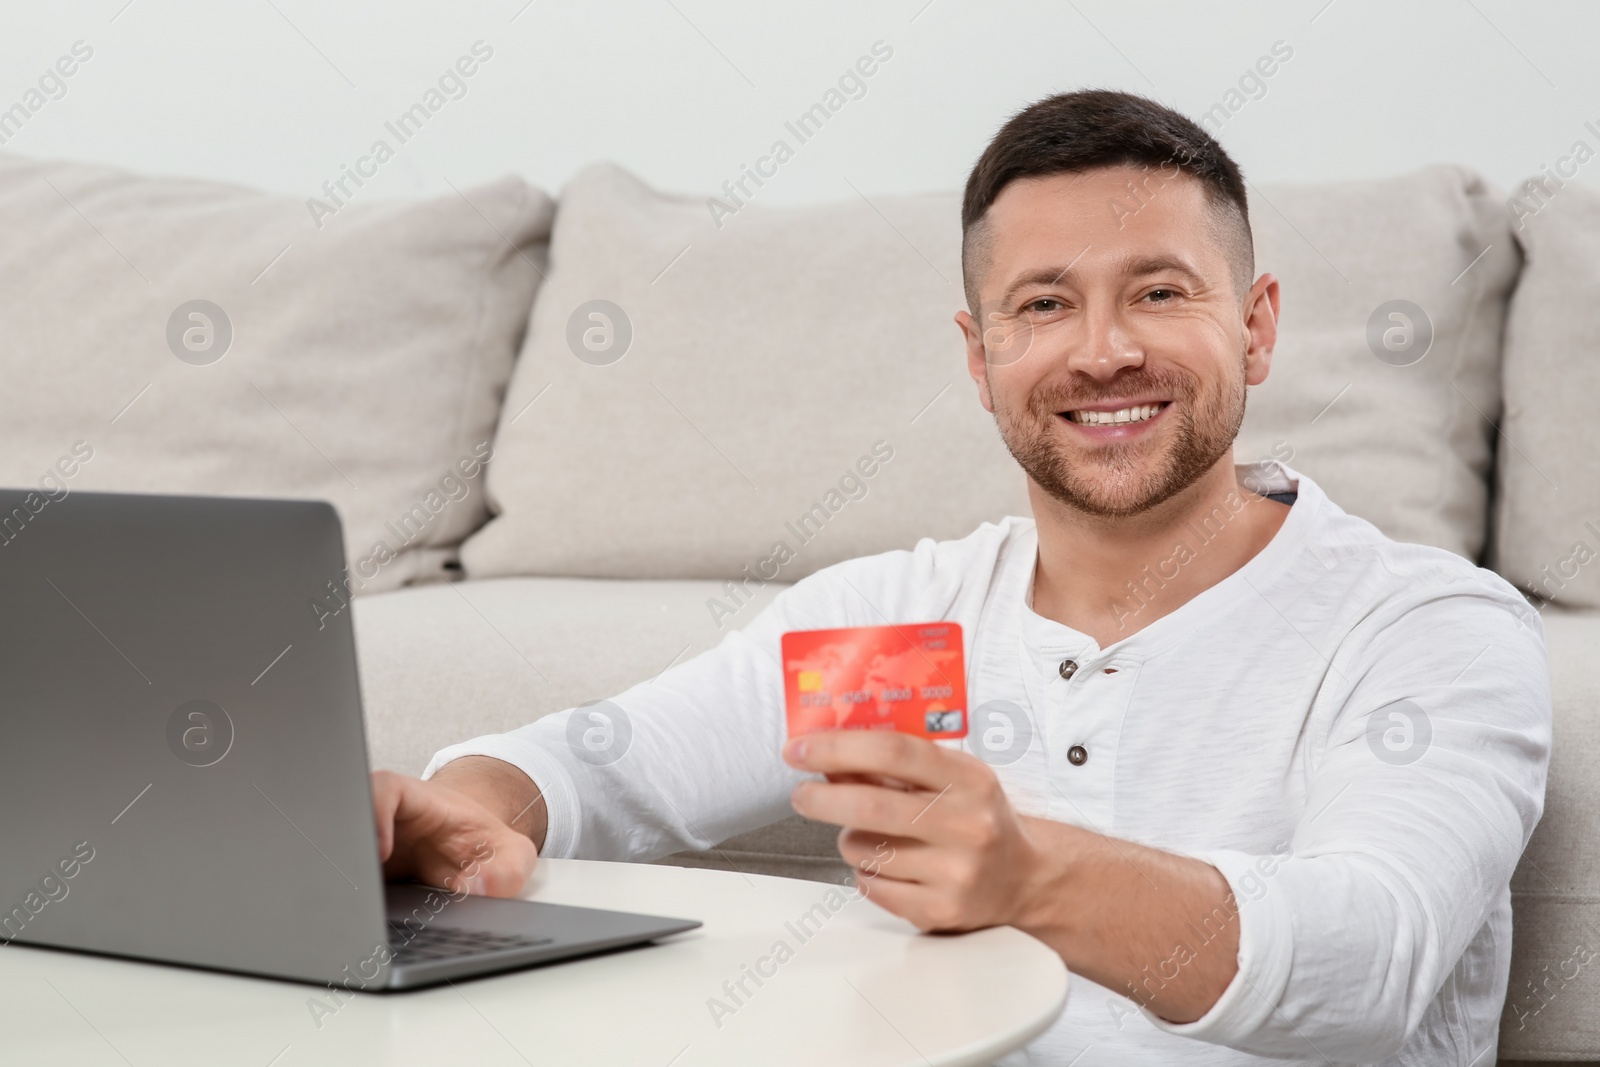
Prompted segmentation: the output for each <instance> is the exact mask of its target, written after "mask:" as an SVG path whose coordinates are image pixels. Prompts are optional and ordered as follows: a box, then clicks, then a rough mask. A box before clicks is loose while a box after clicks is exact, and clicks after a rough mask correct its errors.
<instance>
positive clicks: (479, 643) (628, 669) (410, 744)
mask: <svg viewBox="0 0 1600 1067" xmlns="http://www.w3.org/2000/svg"><path fill="white" fill-rule="evenodd" d="M778 588H779V587H778V586H776V585H769V586H768V587H767V588H765V589H762V590H759V591H756V593H755V595H754V598H753V599H752V600H751V602H750V603H749V605H748V606H747V607H746V608H745V610H744V611H743V612H742V613H740V614H739V615H738V616H737V617H736V618H735V619H733V620H732V623H733V624H735V625H742V624H743V623H745V622H748V621H749V619H750V618H751V617H752V616H754V615H755V614H756V612H758V611H759V610H760V609H761V607H763V606H764V605H765V604H766V603H767V602H769V601H770V600H771V599H772V597H774V596H776V595H777V592H778ZM719 591H720V586H719V584H718V583H713V582H683V581H606V580H596V579H571V578H503V579H493V580H488V581H471V582H450V583H439V584H435V585H428V586H422V587H418V588H414V589H402V590H398V591H395V592H392V593H384V594H382V595H380V596H374V597H367V598H365V599H362V600H359V601H357V602H356V603H355V606H354V609H353V610H354V611H355V631H356V642H357V658H358V661H359V663H360V665H361V666H360V669H361V699H362V703H363V705H364V706H365V708H366V716H367V745H368V748H369V749H370V750H371V753H372V765H373V766H374V767H376V768H384V769H388V770H397V771H404V772H405V773H407V774H420V773H422V768H423V767H424V766H425V765H426V764H427V762H428V759H429V757H431V756H432V755H433V754H434V753H435V752H437V751H438V750H439V749H441V748H444V747H445V746H446V745H451V744H454V743H456V742H457V741H464V740H466V739H467V738H469V737H476V736H478V735H479V734H486V733H500V732H503V731H505V730H511V729H515V728H516V727H518V726H522V725H524V724H526V723H530V722H533V721H534V720H535V719H538V718H541V717H543V716H545V715H548V714H550V713H552V712H557V711H562V710H564V709H566V708H570V707H574V706H576V705H578V704H582V703H584V702H585V701H590V700H604V699H605V698H607V697H612V696H615V695H617V694H618V693H620V692H622V691H623V690H624V689H627V688H628V687H630V686H632V685H634V684H635V683H637V682H641V681H643V680H645V679H646V678H653V677H655V676H656V675H657V674H660V673H661V672H662V671H663V670H665V669H666V668H667V666H668V665H669V664H673V663H681V662H683V661H684V660H686V659H689V658H691V657H693V656H696V655H698V654H699V653H701V652H703V651H705V650H706V649H708V648H710V647H711V646H712V645H714V644H716V643H717V641H719V640H721V637H722V633H720V632H719V630H718V627H717V624H716V621H714V620H713V619H712V617H711V614H710V612H709V611H708V609H707V607H706V602H707V601H708V600H710V599H712V598H713V597H715V596H716V595H717V594H718V592H719Z"/></svg>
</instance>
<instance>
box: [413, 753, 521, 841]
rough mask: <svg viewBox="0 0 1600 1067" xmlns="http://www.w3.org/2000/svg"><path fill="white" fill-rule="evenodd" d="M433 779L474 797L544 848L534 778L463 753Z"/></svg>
mask: <svg viewBox="0 0 1600 1067" xmlns="http://www.w3.org/2000/svg"><path fill="white" fill-rule="evenodd" d="M432 780H433V781H434V782H436V783H438V784H439V785H442V786H445V787H446V788H448V789H453V790H455V791H456V792H458V793H462V794H464V795H466V796H469V797H471V798H472V799H473V800H476V801H477V802H478V803H479V804H482V805H483V806H484V807H486V808H488V809H489V811H490V812H492V813H493V814H494V815H495V816H496V817H498V818H499V819H500V821H502V822H504V823H505V824H506V825H507V826H509V827H511V828H512V829H513V830H516V831H517V832H518V833H522V834H526V835H527V836H528V838H529V839H530V840H532V841H533V844H534V847H535V848H536V849H538V850H539V851H540V852H543V851H544V841H545V835H546V833H547V832H548V830H549V819H548V814H547V812H546V810H545V804H544V798H543V797H542V796H540V795H539V787H538V786H537V785H535V784H534V783H533V779H531V778H529V777H528V776H527V775H526V774H524V773H522V771H520V770H519V769H517V768H516V767H514V766H512V765H511V764H509V763H506V762H505V761H504V760H498V759H495V758H493V757H492V756H463V757H461V758H460V759H456V760H451V761H450V762H449V763H446V764H445V765H444V766H443V767H440V768H439V770H438V772H437V773H435V774H434V776H433V779H432Z"/></svg>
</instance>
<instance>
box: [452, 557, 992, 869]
mask: <svg viewBox="0 0 1600 1067" xmlns="http://www.w3.org/2000/svg"><path fill="white" fill-rule="evenodd" d="M995 533H996V536H991V537H990V538H989V540H991V541H996V540H997V539H998V534H999V533H1003V531H996V532H995ZM949 544H951V543H946V545H947V546H948V545H949ZM957 550H958V551H959V550H960V549H959V546H958V548H957ZM950 554H951V550H950V548H949V547H944V548H942V549H941V546H940V545H938V544H936V543H935V542H933V541H931V540H926V539H925V540H924V541H922V542H920V543H918V545H917V546H916V548H915V549H913V550H911V551H894V552H886V553H883V554H881V555H877V556H867V557H862V558H859V559H852V560H847V561H845V562H843V563H839V564H835V565H834V566H831V567H827V568H824V569H823V570H820V571H817V572H816V573H815V574H812V575H810V576H809V577H807V578H804V579H802V580H801V581H800V582H798V583H796V584H795V585H794V586H792V587H790V588H788V589H786V590H784V591H783V592H781V593H779V594H778V596H777V597H776V598H775V599H774V600H773V602H772V603H771V604H769V605H767V607H766V608H764V609H763V610H762V611H761V612H760V613H758V614H757V615H756V617H755V618H753V619H752V620H751V621H750V623H749V625H748V626H746V627H745V628H744V629H743V630H736V631H733V632H731V633H729V634H728V635H727V636H725V637H724V638H723V639H722V640H721V641H720V642H719V643H718V644H717V645H716V646H715V647H714V648H712V649H710V650H708V651H706V652H703V653H701V654H700V655H698V656H696V657H694V658H693V659H690V660H688V661H686V662H684V663H681V664H678V665H676V666H674V667H672V668H670V669H668V670H667V671H665V672H663V673H662V674H661V675H660V676H659V677H657V678H655V679H654V680H652V681H648V682H641V683H640V684H638V685H635V686H633V687H632V688H631V689H628V690H626V691H625V692H623V693H621V694H620V695H618V696H616V697H613V698H612V699H610V700H606V701H601V702H599V703H597V704H591V705H584V706H580V707H577V708H569V709H567V710H565V711H561V712H557V713H555V714H552V715H548V716H546V717H544V718H542V719H539V720H537V721H536V722H533V723H531V724H529V725H527V726H524V727H522V728H520V729H517V730H513V731H511V732H509V733H504V734H491V735H487V736H484V737H479V738H475V739H473V740H471V741H467V742H464V743H462V744H458V745H452V746H450V747H449V748H445V749H443V750H441V751H440V752H438V753H437V754H436V755H435V756H434V757H433V759H432V760H431V761H430V762H429V764H428V766H427V769H426V770H424V771H423V777H424V778H428V777H431V776H432V775H433V774H434V773H435V772H437V771H438V769H439V768H440V767H442V766H444V765H445V764H446V763H448V762H450V761H451V760H454V759H459V758H461V757H462V756H493V757H494V758H496V759H500V760H504V761H505V762H507V763H510V764H512V765H513V766H515V767H517V768H519V769H521V770H522V772H523V773H524V774H526V775H527V776H528V777H529V778H531V779H532V780H533V782H534V784H535V785H537V786H538V787H539V791H540V794H541V795H542V796H543V797H544V800H545V804H546V812H547V821H548V826H549V829H548V832H547V835H546V838H545V844H544V848H543V849H542V850H541V855H544V856H549V857H554V858H558V859H564V858H581V859H608V860H650V859H656V858H658V857H660V856H665V855H670V854H671V853H673V852H679V851H684V850H689V849H708V848H711V847H713V846H714V845H716V844H718V843H719V842H722V841H725V840H727V839H728V838H730V837H733V836H735V835H737V834H740V833H744V832H747V831H749V830H754V829H757V828H759V827H762V826H766V825H769V824H770V823H774V822H777V821H778V820H780V819H783V818H785V817H787V816H788V815H791V814H793V809H792V807H791V806H790V803H789V794H790V793H791V792H792V791H793V789H794V786H795V785H796V784H798V783H799V782H800V781H802V780H803V779H805V778H806V777H809V776H808V775H807V774H805V773H803V772H800V771H796V770H795V769H794V768H792V767H790V766H789V765H788V764H787V763H784V762H783V756H782V752H783V743H784V740H785V739H786V737H787V735H788V729H787V723H786V716H785V713H784V706H783V668H782V663H781V661H780V656H781V641H780V639H781V637H782V635H783V633H784V632H785V631H788V630H806V629H821V628H827V627H837V626H866V625H875V624H878V623H883V622H889V621H895V622H904V621H920V620H922V619H936V618H942V617H944V612H945V611H946V610H948V609H949V608H950V606H951V604H952V603H953V601H954V600H955V597H956V594H957V593H958V592H959V591H960V589H961V587H962V583H961V580H960V579H961V575H962V574H963V571H964V564H965V563H966V562H967V561H966V560H965V559H957V560H955V561H954V562H952V561H951V560H950V559H949V558H948V557H949V556H950ZM941 558H943V559H944V560H945V562H944V564H943V565H940V563H939V561H940V559H941ZM935 572H937V574H936V573H935ZM982 584H983V583H978V586H977V587H978V588H979V589H981V588H982Z"/></svg>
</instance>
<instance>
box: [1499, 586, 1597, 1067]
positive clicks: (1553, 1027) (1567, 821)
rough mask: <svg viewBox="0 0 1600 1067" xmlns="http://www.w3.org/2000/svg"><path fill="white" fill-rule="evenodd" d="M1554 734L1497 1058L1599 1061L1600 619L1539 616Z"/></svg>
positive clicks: (1526, 861)
mask: <svg viewBox="0 0 1600 1067" xmlns="http://www.w3.org/2000/svg"><path fill="white" fill-rule="evenodd" d="M1542 615H1543V618H1544V628H1545V640H1546V643H1547V645H1548V647H1549V650H1550V681H1551V685H1552V693H1553V696H1554V703H1555V728H1554V735H1553V738H1552V743H1551V752H1550V779H1549V784H1548V785H1547V786H1546V788H1545V801H1544V817H1543V818H1542V819H1541V820H1540V821H1539V825H1538V827H1537V828H1535V830H1534V832H1533V838H1532V840H1530V841H1529V842H1528V850H1527V852H1525V853H1524V854H1523V857H1522V863H1521V864H1520V865H1519V866H1518V868H1517V873H1516V876H1515V877H1514V878H1513V879H1512V882H1511V910H1512V929H1511V984H1510V986H1509V987H1508V990H1507V993H1506V1008H1505V1014H1504V1015H1503V1016H1502V1017H1501V1021H1500V1054H1501V1055H1502V1056H1511V1057H1527V1058H1530V1059H1554V1060H1578V1059H1588V1060H1593V1059H1600V1010H1597V1008H1596V1006H1597V1005H1600V851H1597V849H1596V847H1595V845H1596V842H1600V776H1597V775H1596V774H1595V773H1594V767H1595V764H1596V763H1597V762H1600V661H1597V660H1596V658H1595V654H1594V650H1595V649H1596V648H1600V611H1565V610H1561V609H1559V608H1555V607H1550V608H1546V609H1545V610H1544V611H1543V612H1542Z"/></svg>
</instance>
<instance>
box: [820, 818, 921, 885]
mask: <svg viewBox="0 0 1600 1067" xmlns="http://www.w3.org/2000/svg"><path fill="white" fill-rule="evenodd" d="M838 843H839V855H840V857H841V858H843V859H844V861H845V862H846V863H848V864H850V866H851V867H852V868H853V873H854V874H855V875H856V877H857V878H858V879H859V878H866V879H873V878H890V879H893V880H895V881H897V882H927V881H930V880H932V879H934V878H936V877H937V876H938V863H937V858H938V855H939V852H938V850H937V849H935V848H933V847H931V846H929V845H928V844H927V842H925V841H918V840H916V839H914V838H909V837H894V836H891V835H887V834H878V833H872V832H869V831H865V830H856V829H852V828H849V827H846V828H845V829H843V830H840V831H839V840H838Z"/></svg>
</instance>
